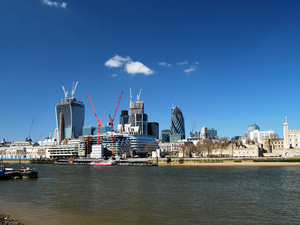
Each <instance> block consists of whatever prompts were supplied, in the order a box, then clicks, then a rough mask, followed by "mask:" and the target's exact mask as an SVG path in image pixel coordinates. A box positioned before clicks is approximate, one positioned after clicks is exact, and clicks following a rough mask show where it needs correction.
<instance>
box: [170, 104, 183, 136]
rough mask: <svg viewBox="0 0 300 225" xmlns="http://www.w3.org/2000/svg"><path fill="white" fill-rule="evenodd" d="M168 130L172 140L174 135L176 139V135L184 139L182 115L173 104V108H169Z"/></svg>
mask: <svg viewBox="0 0 300 225" xmlns="http://www.w3.org/2000/svg"><path fill="white" fill-rule="evenodd" d="M170 131H171V140H174V139H172V136H174V137H175V136H176V139H178V136H180V138H181V139H185V129H184V117H183V115H182V112H181V110H180V108H179V107H178V106H175V108H172V110H171V125H170Z"/></svg>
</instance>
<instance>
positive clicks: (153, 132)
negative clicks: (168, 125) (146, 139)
mask: <svg viewBox="0 0 300 225" xmlns="http://www.w3.org/2000/svg"><path fill="white" fill-rule="evenodd" d="M148 135H150V136H153V137H155V138H156V139H158V138H159V124H158V123H157V122H151V123H148Z"/></svg>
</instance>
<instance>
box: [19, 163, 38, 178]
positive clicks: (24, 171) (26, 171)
mask: <svg viewBox="0 0 300 225" xmlns="http://www.w3.org/2000/svg"><path fill="white" fill-rule="evenodd" d="M19 173H20V176H21V178H38V171H36V170H35V169H33V168H29V167H24V166H22V167H21V168H20V170H19Z"/></svg>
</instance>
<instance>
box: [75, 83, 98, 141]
mask: <svg viewBox="0 0 300 225" xmlns="http://www.w3.org/2000/svg"><path fill="white" fill-rule="evenodd" d="M76 86H77V83H76ZM86 94H87V95H88V97H89V100H90V103H91V106H92V108H93V111H94V115H95V117H96V120H97V126H98V130H97V145H100V126H103V124H102V123H101V121H102V119H103V116H101V118H100V120H99V119H98V116H97V113H96V110H95V108H94V104H93V102H92V99H91V97H90V94H89V93H86Z"/></svg>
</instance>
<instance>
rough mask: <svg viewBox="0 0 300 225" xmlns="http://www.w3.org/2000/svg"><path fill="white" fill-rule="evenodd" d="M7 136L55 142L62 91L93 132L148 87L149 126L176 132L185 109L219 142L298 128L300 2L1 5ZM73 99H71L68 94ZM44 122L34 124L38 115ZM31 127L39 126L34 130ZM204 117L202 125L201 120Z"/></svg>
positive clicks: (0, 69)
mask: <svg viewBox="0 0 300 225" xmlns="http://www.w3.org/2000/svg"><path fill="white" fill-rule="evenodd" d="M0 4H1V7H0V77H1V88H0V100H1V110H0V121H1V125H0V139H1V140H2V138H5V140H6V141H17V140H25V138H26V137H28V136H29V135H30V136H31V138H32V139H33V140H34V141H38V140H43V139H44V138H45V137H49V135H50V133H51V135H52V136H53V132H54V129H55V128H56V119H55V105H56V104H57V101H59V100H61V99H63V98H64V92H63V89H62V86H64V88H65V89H66V90H67V91H68V92H69V93H71V90H72V86H73V82H76V81H78V86H77V89H76V92H75V98H76V99H77V100H79V101H83V102H84V104H85V126H90V125H93V126H96V125H97V122H96V119H95V117H94V113H93V110H92V107H91V105H90V102H89V99H88V96H87V94H86V93H87V92H88V93H89V94H90V96H91V98H92V101H93V103H94V105H95V108H96V111H97V114H98V115H99V117H100V116H103V120H102V123H105V124H106V123H108V122H109V117H108V115H109V114H111V115H113V114H114V110H115V108H116V105H117V101H118V98H119V95H120V93H121V91H123V95H122V98H121V101H120V105H119V108H118V111H117V115H116V122H117V123H118V122H119V116H120V112H121V110H129V101H130V88H131V91H132V96H133V100H134V101H135V100H136V98H137V95H138V94H139V92H140V90H141V89H142V92H141V95H140V100H144V102H145V113H146V114H148V120H149V122H158V123H159V128H160V131H161V130H163V129H169V128H170V119H171V108H172V107H175V106H179V107H180V109H181V111H182V113H183V115H184V118H185V130H186V136H189V133H190V131H191V130H192V129H193V125H194V123H196V130H197V131H200V130H201V128H202V127H204V126H205V127H207V128H209V129H211V128H214V129H216V130H217V131H218V136H219V137H228V138H232V137H234V136H237V135H244V133H245V132H246V131H247V129H248V126H249V125H251V124H254V123H256V124H258V125H259V126H260V129H261V130H262V131H269V130H274V131H275V133H277V134H278V135H279V137H281V138H282V137H283V127H282V126H283V123H284V117H287V121H288V123H289V129H300V117H299V111H300V104H299V101H298V99H299V92H300V91H299V81H300V79H299V74H300V73H299V72H300V63H299V62H300V39H299V37H300V13H299V11H300V1H297V0H295V1H291V0H285V1H283V0H282V1H279V0H258V1H257V0H243V1H240V0H227V1H224V0H210V1H202V0H188V1H184V0H163V1H162V0H144V1H140V0H127V1H124V0H110V1H102V0H97V1H92V0H85V1H82V0H26V1H23V0H1V1H0ZM69 96H70V94H69ZM33 118H34V119H33ZM32 121H33V123H32ZM195 121H196V122H195Z"/></svg>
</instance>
